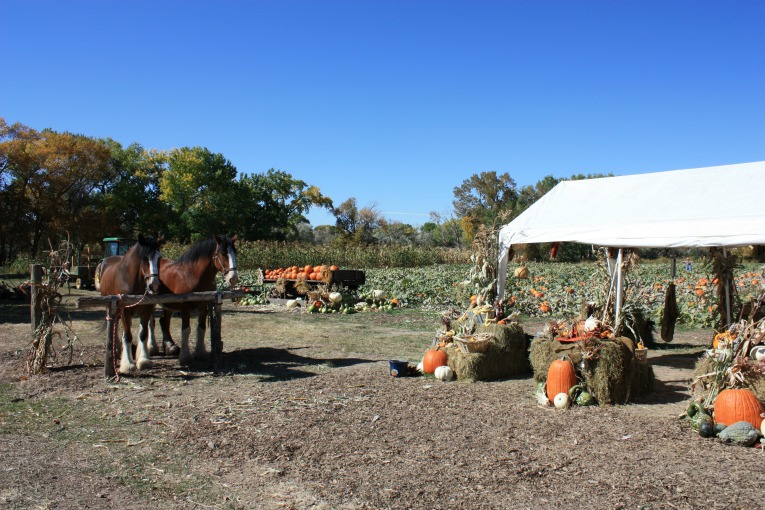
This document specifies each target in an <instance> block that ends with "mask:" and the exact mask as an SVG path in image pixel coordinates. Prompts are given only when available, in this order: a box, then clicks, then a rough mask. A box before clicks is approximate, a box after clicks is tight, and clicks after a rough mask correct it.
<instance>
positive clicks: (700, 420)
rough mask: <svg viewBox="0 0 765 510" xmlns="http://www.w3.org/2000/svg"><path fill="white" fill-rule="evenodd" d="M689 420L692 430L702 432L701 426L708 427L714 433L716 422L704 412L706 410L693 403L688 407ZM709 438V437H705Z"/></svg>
mask: <svg viewBox="0 0 765 510" xmlns="http://www.w3.org/2000/svg"><path fill="white" fill-rule="evenodd" d="M685 414H686V415H687V416H688V419H689V420H690V421H691V428H692V429H693V430H695V431H697V432H700V427H701V425H708V426H709V427H711V428H712V432H714V422H713V421H712V417H711V416H710V415H709V414H708V413H707V412H706V411H704V409H703V408H702V407H701V406H700V405H699V404H698V403H697V402H693V403H691V405H689V406H688V410H687V411H686V412H685ZM703 437H709V436H703Z"/></svg>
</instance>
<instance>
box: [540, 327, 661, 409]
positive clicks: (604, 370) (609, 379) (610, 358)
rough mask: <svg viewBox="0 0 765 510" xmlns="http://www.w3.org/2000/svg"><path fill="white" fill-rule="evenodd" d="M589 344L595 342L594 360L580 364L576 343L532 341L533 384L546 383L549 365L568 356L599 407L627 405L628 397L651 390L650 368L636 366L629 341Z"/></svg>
mask: <svg viewBox="0 0 765 510" xmlns="http://www.w3.org/2000/svg"><path fill="white" fill-rule="evenodd" d="M588 341H592V342H597V345H598V351H597V356H596V358H595V359H593V360H589V361H585V363H584V364H582V363H581V362H582V351H581V349H580V347H579V344H578V343H561V342H557V341H555V340H552V339H551V338H548V337H544V336H542V337H537V338H535V339H534V340H533V341H532V342H531V347H530V348H529V358H530V359H531V364H532V367H533V369H534V380H535V381H537V382H544V381H546V380H547V370H548V369H549V368H550V364H551V363H552V362H553V361H554V360H555V359H558V358H560V357H564V356H567V357H569V358H570V359H571V361H572V362H573V363H574V366H575V367H576V369H577V376H578V377H579V379H580V380H581V381H583V382H584V384H585V385H586V386H587V387H588V388H589V390H590V392H591V393H592V395H593V396H594V397H595V398H596V399H597V400H598V402H599V403H600V404H602V405H613V404H626V403H627V402H628V401H629V398H630V396H631V395H635V396H637V395H641V394H644V393H647V392H649V391H652V390H653V387H654V382H655V377H654V373H653V368H651V366H650V365H648V364H646V365H643V364H641V363H638V362H637V360H636V359H635V354H634V351H633V347H632V345H633V344H632V341H631V340H630V339H628V338H623V337H622V338H617V339H608V340H588Z"/></svg>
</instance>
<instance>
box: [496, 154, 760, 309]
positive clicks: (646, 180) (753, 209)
mask: <svg viewBox="0 0 765 510" xmlns="http://www.w3.org/2000/svg"><path fill="white" fill-rule="evenodd" d="M764 191H765V161H757V162H754V163H743V164H738V165H725V166H714V167H707V168H694V169H690V170H674V171H669V172H656V173H648V174H639V175H625V176H620V177H605V178H599V179H586V180H580V181H564V182H561V183H559V184H558V185H557V186H555V187H554V188H553V189H551V190H550V191H549V192H548V193H547V194H545V195H544V196H543V197H542V198H540V199H539V200H538V201H537V202H535V203H534V204H533V205H532V206H531V207H529V208H528V209H527V210H526V211H524V212H523V213H522V214H520V215H519V216H518V217H517V218H516V219H514V220H513V221H512V222H510V223H509V224H507V225H505V226H504V227H503V228H502V229H501V230H500V232H499V254H500V256H499V282H498V287H499V288H498V291H499V295H500V297H501V296H502V295H503V294H504V289H505V280H506V277H507V255H508V252H509V249H510V247H511V246H512V245H514V244H527V243H545V242H556V241H561V242H575V243H584V244H595V245H599V246H608V247H614V248H626V247H629V248H681V247H712V246H721V247H730V246H744V245H758V244H765V194H764V193H763V192H764Z"/></svg>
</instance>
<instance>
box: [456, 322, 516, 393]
mask: <svg viewBox="0 0 765 510" xmlns="http://www.w3.org/2000/svg"><path fill="white" fill-rule="evenodd" d="M477 333H491V334H492V338H491V340H489V347H488V348H487V349H486V352H482V353H465V352H462V351H461V350H460V349H459V348H458V347H457V346H455V345H453V344H450V345H449V346H447V347H446V353H447V354H448V356H449V362H448V363H449V367H450V368H451V369H452V370H454V373H455V374H456V375H457V379H459V380H461V381H490V380H494V379H503V378H506V377H512V376H515V375H520V374H525V373H528V372H529V371H530V370H531V366H530V364H529V359H528V355H527V353H528V336H527V335H526V334H525V333H524V331H523V329H522V328H521V327H520V326H519V325H518V324H508V325H498V324H489V325H485V326H479V328H478V331H477Z"/></svg>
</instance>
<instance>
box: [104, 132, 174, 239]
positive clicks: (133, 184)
mask: <svg viewBox="0 0 765 510" xmlns="http://www.w3.org/2000/svg"><path fill="white" fill-rule="evenodd" d="M103 143H104V144H106V145H107V146H108V147H109V149H110V151H111V161H110V163H111V169H112V172H113V178H112V182H111V183H110V184H109V185H108V186H105V187H104V189H102V190H101V193H100V195H99V196H98V201H97V202H96V204H95V211H96V212H99V213H100V216H101V217H102V218H103V220H102V221H100V222H99V223H100V224H101V228H100V233H101V236H103V235H105V234H111V235H135V234H137V233H152V234H158V233H168V232H169V231H170V229H169V225H170V224H173V223H178V221H179V218H178V216H179V215H177V214H175V219H174V220H173V219H172V218H173V216H174V211H173V210H172V208H171V207H170V205H169V204H168V203H166V202H163V201H162V200H160V181H161V178H162V174H163V173H164V172H165V171H166V169H167V162H168V157H167V154H166V153H164V152H161V151H156V150H152V151H147V150H145V149H144V148H143V147H142V146H141V145H139V144H137V143H133V144H131V145H129V146H128V147H126V148H124V149H123V148H122V145H120V144H119V143H118V142H116V141H114V140H112V139H106V140H104V141H103Z"/></svg>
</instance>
